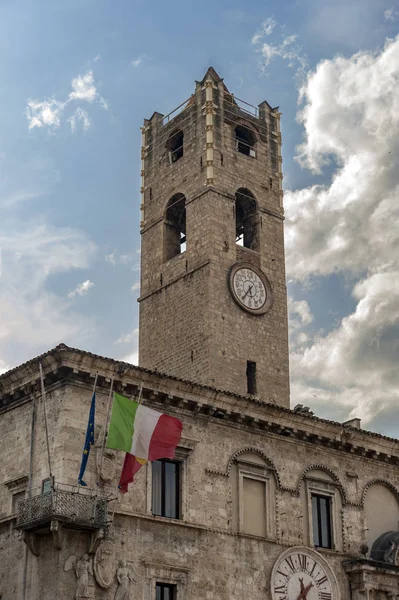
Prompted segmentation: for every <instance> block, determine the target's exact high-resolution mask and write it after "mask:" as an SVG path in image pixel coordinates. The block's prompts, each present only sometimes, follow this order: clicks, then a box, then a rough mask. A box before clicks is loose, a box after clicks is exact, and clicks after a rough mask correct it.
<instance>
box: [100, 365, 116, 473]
mask: <svg viewBox="0 0 399 600" xmlns="http://www.w3.org/2000/svg"><path fill="white" fill-rule="evenodd" d="M114 377H115V375H114V374H113V375H112V377H111V385H110V388H109V395H108V405H107V415H106V418H105V426H104V439H103V447H102V450H101V463H100V473H101V471H102V468H103V457H104V450H105V443H106V441H107V428H108V421H109V411H110V408H111V399H112V392H113V389H114Z"/></svg>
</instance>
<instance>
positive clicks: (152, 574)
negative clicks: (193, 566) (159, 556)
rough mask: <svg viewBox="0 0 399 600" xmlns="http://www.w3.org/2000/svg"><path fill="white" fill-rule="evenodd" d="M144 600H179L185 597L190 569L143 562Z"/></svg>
mask: <svg viewBox="0 0 399 600" xmlns="http://www.w3.org/2000/svg"><path fill="white" fill-rule="evenodd" d="M144 567H145V581H146V586H145V588H144V596H143V598H144V600H180V599H181V598H185V597H186V593H187V584H188V576H189V572H190V569H187V568H184V567H179V566H177V565H176V566H172V565H169V564H167V565H163V564H162V563H158V562H144Z"/></svg>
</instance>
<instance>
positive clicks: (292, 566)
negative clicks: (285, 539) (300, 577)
mask: <svg viewBox="0 0 399 600" xmlns="http://www.w3.org/2000/svg"><path fill="white" fill-rule="evenodd" d="M285 560H286V562H287V565H288V566H289V568H290V569H291V571H292V572H293V573H296V568H295V564H294V561H293V560H292V558H291V556H287V558H286V559H285Z"/></svg>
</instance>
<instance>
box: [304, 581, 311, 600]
mask: <svg viewBox="0 0 399 600" xmlns="http://www.w3.org/2000/svg"><path fill="white" fill-rule="evenodd" d="M312 587H313V583H309V585H307V586H306V587H305V590H304V591H305V598H306V596H307V595H308V591H309V590H310V588H312Z"/></svg>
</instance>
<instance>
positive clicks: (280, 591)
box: [274, 585, 285, 594]
mask: <svg viewBox="0 0 399 600" xmlns="http://www.w3.org/2000/svg"><path fill="white" fill-rule="evenodd" d="M274 593H275V594H285V585H276V586H275V587H274Z"/></svg>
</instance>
